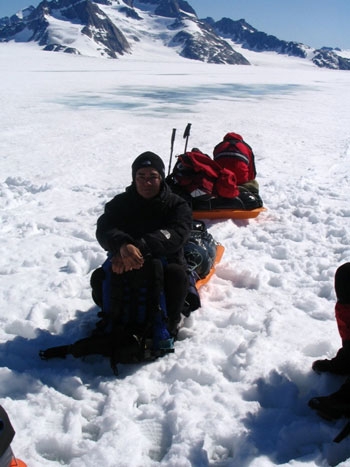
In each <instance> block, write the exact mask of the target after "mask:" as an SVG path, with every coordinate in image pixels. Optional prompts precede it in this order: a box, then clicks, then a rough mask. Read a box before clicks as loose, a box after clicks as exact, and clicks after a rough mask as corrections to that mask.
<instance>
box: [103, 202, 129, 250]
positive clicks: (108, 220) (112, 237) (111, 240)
mask: <svg viewBox="0 0 350 467" xmlns="http://www.w3.org/2000/svg"><path fill="white" fill-rule="evenodd" d="M112 203H113V200H112V201H110V202H109V203H107V204H106V206H105V211H104V213H103V214H102V216H100V217H99V218H98V219H97V229H96V238H97V241H98V242H99V244H100V245H101V246H102V248H103V249H104V250H106V251H108V252H110V253H112V254H117V253H119V250H120V247H121V246H122V245H123V244H124V243H135V242H134V239H133V238H132V237H131V236H130V235H128V234H127V233H126V232H124V231H122V230H120V229H119V228H118V227H116V222H115V215H114V214H113V211H114V209H115V207H114V208H111V204H112ZM115 204H116V203H113V205H115Z"/></svg>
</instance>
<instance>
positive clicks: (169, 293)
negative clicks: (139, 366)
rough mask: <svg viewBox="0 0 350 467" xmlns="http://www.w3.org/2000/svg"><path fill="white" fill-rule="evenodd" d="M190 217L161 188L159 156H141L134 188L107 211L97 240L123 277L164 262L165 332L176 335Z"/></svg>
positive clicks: (183, 296) (185, 286)
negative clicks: (148, 262)
mask: <svg viewBox="0 0 350 467" xmlns="http://www.w3.org/2000/svg"><path fill="white" fill-rule="evenodd" d="M191 226H192V213H191V209H190V208H189V207H188V205H187V203H186V202H185V201H184V200H183V199H182V198H181V197H179V196H177V195H176V194H174V193H172V191H171V190H170V188H169V187H168V186H167V184H166V183H165V167H164V163H163V161H162V160H161V158H160V157H159V156H157V155H156V154H154V153H152V152H144V153H142V154H141V155H140V156H138V157H137V158H136V159H135V161H134V162H133V164H132V184H131V185H130V186H129V187H127V188H126V190H125V192H123V193H121V194H118V195H117V196H115V197H114V198H113V199H112V200H111V201H109V202H108V203H107V204H106V206H105V211H104V214H102V216H101V217H100V218H99V219H98V221H97V230H96V237H97V240H98V242H99V243H100V245H101V246H102V248H104V249H105V250H106V251H108V252H109V254H110V255H111V263H112V271H113V273H114V274H116V275H122V274H124V273H127V272H129V271H133V270H141V269H142V268H143V267H144V264H145V259H146V258H147V257H152V258H158V259H161V260H162V262H163V269H164V293H165V299H166V308H167V314H168V330H169V332H170V334H172V335H176V332H177V326H178V323H179V321H180V319H181V311H182V310H183V308H184V304H185V299H186V296H187V293H188V276H187V272H186V269H187V264H186V261H185V257H184V249H183V247H184V245H185V243H186V241H187V240H188V238H189V236H190V231H191Z"/></svg>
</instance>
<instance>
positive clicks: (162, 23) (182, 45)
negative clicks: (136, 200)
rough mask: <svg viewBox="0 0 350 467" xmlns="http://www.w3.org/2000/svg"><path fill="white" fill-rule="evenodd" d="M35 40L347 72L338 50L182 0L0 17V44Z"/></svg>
mask: <svg viewBox="0 0 350 467" xmlns="http://www.w3.org/2000/svg"><path fill="white" fill-rule="evenodd" d="M7 41H17V42H32V41H34V42H37V43H38V44H39V46H40V47H42V48H43V49H44V50H47V51H61V52H66V53H71V54H79V55H87V56H100V57H106V58H112V59H116V58H118V57H120V56H122V55H125V54H132V53H133V52H134V51H135V49H137V46H138V44H139V43H142V44H143V45H144V44H147V43H149V44H153V45H154V44H157V46H159V47H160V48H161V47H168V48H172V49H173V50H174V53H177V54H179V55H181V56H182V57H185V58H187V59H192V60H199V61H203V62H208V63H221V64H230V65H235V64H236V65H250V63H249V61H248V60H247V59H246V58H245V57H244V55H243V54H242V53H239V52H237V51H236V50H235V48H234V47H235V45H236V46H237V45H239V46H241V48H242V49H243V50H244V49H246V50H253V51H256V52H276V53H278V54H284V55H289V56H294V57H300V58H305V59H306V60H311V61H312V62H313V63H314V64H315V65H316V66H318V67H324V68H330V69H340V70H349V69H350V60H349V59H348V58H345V57H342V56H341V54H340V52H341V51H340V50H339V49H332V48H328V47H327V48H326V47H324V48H322V49H313V48H311V47H309V46H307V45H304V44H301V43H298V42H292V41H284V40H280V39H278V38H277V37H275V36H272V35H269V34H266V33H265V32H262V31H258V30H257V29H255V28H254V27H252V26H251V25H250V24H248V23H247V22H246V21H245V20H244V19H240V20H238V21H235V20H232V19H229V18H222V19H221V20H219V21H214V20H213V19H212V18H205V19H199V18H198V17H197V14H196V12H195V11H194V9H193V8H192V7H191V5H190V4H189V3H188V2H186V1H184V0H52V1H48V0H43V1H42V2H41V3H40V4H39V5H38V6H37V7H36V8H35V7H33V6H30V7H28V8H26V9H24V10H21V11H20V12H18V13H16V14H14V15H13V16H11V17H4V18H0V42H7Z"/></svg>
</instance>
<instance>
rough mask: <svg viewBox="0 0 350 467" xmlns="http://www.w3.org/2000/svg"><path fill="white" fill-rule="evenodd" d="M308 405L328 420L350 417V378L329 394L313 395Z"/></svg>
mask: <svg viewBox="0 0 350 467" xmlns="http://www.w3.org/2000/svg"><path fill="white" fill-rule="evenodd" d="M308 405H309V407H310V408H311V409H313V410H316V412H317V413H318V415H320V416H321V417H323V418H325V419H326V420H336V419H338V418H341V417H350V380H347V381H346V382H345V383H344V384H343V385H342V386H341V387H340V388H339V389H338V391H336V392H334V393H333V394H330V395H329V396H321V397H313V398H312V399H310V400H309V403H308Z"/></svg>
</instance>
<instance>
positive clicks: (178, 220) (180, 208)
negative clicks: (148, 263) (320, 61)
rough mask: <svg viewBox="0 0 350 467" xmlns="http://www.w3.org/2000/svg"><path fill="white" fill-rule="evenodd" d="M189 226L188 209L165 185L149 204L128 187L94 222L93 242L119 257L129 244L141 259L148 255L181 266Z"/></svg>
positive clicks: (189, 216) (183, 260)
mask: <svg viewBox="0 0 350 467" xmlns="http://www.w3.org/2000/svg"><path fill="white" fill-rule="evenodd" d="M191 225H192V212H191V209H190V208H189V206H188V204H187V203H186V201H184V200H183V199H182V198H180V197H179V196H178V195H176V194H174V193H172V191H171V190H170V188H169V187H168V185H167V184H165V183H163V184H162V187H161V190H160V193H159V195H158V196H156V197H155V198H152V199H150V200H148V199H145V198H143V197H142V196H140V195H139V194H138V193H137V191H136V188H135V186H134V184H132V185H130V186H129V187H128V188H126V190H125V192H124V193H121V194H119V195H117V196H115V197H114V198H113V199H112V200H111V201H109V202H108V203H107V204H106V206H105V211H104V214H102V216H101V217H100V218H99V219H98V221H97V230H96V238H97V240H98V242H99V243H100V245H101V246H102V248H104V249H105V250H106V251H108V252H110V253H112V254H116V253H119V249H120V247H121V246H122V245H123V244H124V243H132V244H134V245H136V246H137V247H138V248H140V250H141V252H142V254H143V255H144V256H145V255H147V254H148V253H150V254H151V255H152V256H153V257H158V258H159V257H165V258H166V259H167V260H168V262H169V263H178V264H185V259H184V252H183V246H184V244H185V243H186V241H187V240H188V238H189V235H190V231H191Z"/></svg>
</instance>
